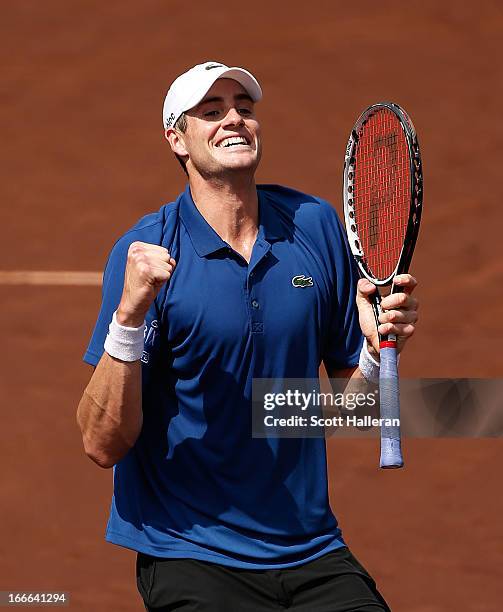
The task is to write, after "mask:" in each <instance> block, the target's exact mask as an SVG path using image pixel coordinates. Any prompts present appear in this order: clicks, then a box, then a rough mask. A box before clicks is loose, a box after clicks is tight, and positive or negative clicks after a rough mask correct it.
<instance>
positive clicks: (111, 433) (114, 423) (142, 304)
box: [77, 242, 176, 468]
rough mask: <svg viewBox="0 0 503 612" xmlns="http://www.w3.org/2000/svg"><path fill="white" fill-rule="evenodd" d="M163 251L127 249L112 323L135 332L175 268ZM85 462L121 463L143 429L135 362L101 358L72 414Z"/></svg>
mask: <svg viewBox="0 0 503 612" xmlns="http://www.w3.org/2000/svg"><path fill="white" fill-rule="evenodd" d="M175 265H176V262H175V260H174V259H173V258H172V257H171V256H170V254H169V253H168V251H167V250H166V249H165V248H163V247H161V246H157V245H152V244H147V243H144V242H134V243H133V244H131V246H130V247H129V251H128V255H127V263H126V271H125V275H124V287H123V291H122V297H121V300H120V304H119V307H118V308H117V312H116V321H117V323H118V324H119V326H124V327H134V328H140V327H141V326H142V325H143V324H144V320H145V315H146V313H147V311H148V309H149V308H150V306H151V304H152V302H153V301H154V299H155V298H156V296H157V294H158V293H159V291H160V289H161V287H162V286H163V285H164V283H166V282H167V281H168V280H169V279H170V277H171V274H172V272H173V270H174V268H175ZM77 423H78V425H79V427H80V430H81V432H82V440H83V443H84V450H85V452H86V454H87V456H88V457H90V458H91V459H92V460H93V461H94V462H95V463H97V464H98V465H99V466H101V467H103V468H109V467H112V466H113V465H115V464H116V463H117V462H118V461H119V460H120V459H122V458H123V457H124V456H125V455H126V453H127V452H128V451H129V450H130V449H131V448H132V447H133V445H134V444H135V442H136V440H137V439H138V436H139V435H140V432H141V428H142V424H143V412H142V406H141V363H140V361H139V359H138V360H136V361H126V360H122V359H119V358H116V357H112V356H110V355H109V354H108V353H107V352H105V353H103V355H102V357H101V359H100V361H99V362H98V365H97V366H96V369H95V371H94V374H93V375H92V377H91V380H90V381H89V384H88V385H87V387H86V389H85V390H84V393H83V395H82V399H81V400H80V403H79V407H78V410H77Z"/></svg>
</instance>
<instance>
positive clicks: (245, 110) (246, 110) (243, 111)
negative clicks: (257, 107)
mask: <svg viewBox="0 0 503 612" xmlns="http://www.w3.org/2000/svg"><path fill="white" fill-rule="evenodd" d="M238 113H239V114H240V115H244V116H245V117H249V116H250V115H251V114H252V110H251V109H250V108H238Z"/></svg>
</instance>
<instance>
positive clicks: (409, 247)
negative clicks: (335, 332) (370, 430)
mask: <svg viewBox="0 0 503 612" xmlns="http://www.w3.org/2000/svg"><path fill="white" fill-rule="evenodd" d="M383 109H387V110H389V111H391V112H393V113H394V114H395V116H396V117H397V118H398V120H399V123H400V126H401V128H402V130H403V131H404V135H405V139H406V142H407V147H408V153H409V164H410V204H409V215H408V221H407V228H406V231H405V237H404V241H403V245H402V249H401V252H400V256H399V258H398V261H397V264H396V266H395V269H394V270H393V272H392V273H391V274H390V275H389V276H387V277H386V278H380V279H379V278H376V277H375V276H374V274H373V273H372V271H371V270H370V269H369V267H368V266H367V265H366V262H365V253H364V252H363V249H362V241H361V240H360V237H359V235H358V227H357V221H356V219H355V211H354V175H355V172H354V171H355V158H354V156H355V151H356V149H357V146H358V142H359V132H360V130H361V128H362V127H363V126H364V125H365V123H366V122H367V121H368V119H369V118H370V117H371V116H372V115H374V114H375V113H376V112H378V111H380V110H383ZM343 201H344V219H345V223H346V232H347V236H348V242H349V247H350V249H351V253H352V254H353V257H354V259H355V261H356V264H357V267H358V271H359V274H360V276H361V277H364V278H367V279H368V280H369V281H370V282H372V283H373V284H374V285H376V287H377V290H376V291H375V293H374V294H373V295H372V296H371V303H372V308H373V311H374V317H375V321H376V326H377V327H379V315H380V314H381V312H382V308H381V294H380V291H379V288H380V287H385V286H388V285H392V287H391V293H393V292H397V291H400V288H397V287H396V286H395V285H394V284H393V279H394V278H395V276H396V275H397V274H402V273H405V272H407V271H408V269H409V266H410V263H411V260H412V254H413V252H414V247H415V245H416V240H417V235H418V232H419V224H420V220H421V212H422V204H423V174H422V164H421V154H420V150H419V143H418V141H417V135H416V130H415V128H414V124H413V123H412V120H411V119H410V117H409V116H408V115H407V113H406V112H405V111H404V110H403V109H402V108H401V107H400V106H398V104H395V103H393V102H380V103H377V104H372V105H371V106H369V107H368V108H366V109H365V110H364V111H363V113H362V114H361V115H360V117H359V118H358V120H357V121H356V123H355V125H354V127H353V129H352V131H351V135H350V137H349V140H348V144H347V146H346V153H345V157H344V170H343ZM379 340H380V347H381V369H380V370H381V371H380V387H381V412H382V406H383V401H384V395H386V396H387V399H386V400H385V401H386V402H389V403H391V404H394V406H393V407H392V409H391V411H392V412H393V414H397V415H399V413H400V401H399V397H398V396H399V385H398V369H397V352H396V336H394V335H393V334H389V335H387V336H382V335H381V334H379ZM394 396H396V397H394ZM381 416H382V414H381ZM392 430H393V431H392ZM390 431H392V433H391V434H390ZM380 467H382V468H400V467H403V458H402V452H401V444H400V428H399V427H398V428H396V427H392V428H389V427H384V426H382V427H381V460H380Z"/></svg>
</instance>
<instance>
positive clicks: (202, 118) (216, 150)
mask: <svg viewBox="0 0 503 612" xmlns="http://www.w3.org/2000/svg"><path fill="white" fill-rule="evenodd" d="M185 114H186V117H187V129H186V131H185V132H184V133H181V132H179V131H177V130H174V129H169V130H166V138H167V139H168V140H169V143H170V145H171V148H172V150H173V152H174V153H176V154H177V155H180V156H181V157H183V158H184V159H185V160H186V165H187V171H188V173H189V177H190V176H191V173H192V172H197V173H198V174H200V175H201V176H203V177H204V178H210V177H212V176H220V177H222V176H225V175H226V174H229V173H235V172H245V173H252V174H253V173H254V172H255V169H256V168H257V166H258V163H259V161H260V156H261V140H260V125H259V123H258V121H257V119H256V117H255V110H254V103H253V101H252V99H251V98H250V96H249V95H248V93H247V92H246V90H245V89H244V87H243V86H242V85H240V84H239V83H238V82H237V81H234V80H232V79H218V80H217V81H215V83H214V84H213V86H212V87H211V88H210V89H209V91H208V93H207V94H206V95H205V96H204V98H203V99H202V101H201V102H200V103H199V104H198V105H197V106H195V107H194V108H192V109H191V110H189V111H187V112H186V113H185Z"/></svg>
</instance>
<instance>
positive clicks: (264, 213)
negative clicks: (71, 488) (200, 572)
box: [84, 185, 362, 569]
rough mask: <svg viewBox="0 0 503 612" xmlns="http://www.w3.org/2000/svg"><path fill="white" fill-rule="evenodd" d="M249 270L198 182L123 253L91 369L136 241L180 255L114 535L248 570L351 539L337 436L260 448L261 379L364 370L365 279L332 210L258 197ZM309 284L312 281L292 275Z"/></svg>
mask: <svg viewBox="0 0 503 612" xmlns="http://www.w3.org/2000/svg"><path fill="white" fill-rule="evenodd" d="M257 191H258V198H259V231H258V236H257V239H256V242H255V245H254V247H253V252H252V256H251V261H250V263H249V264H248V263H247V262H246V261H245V260H244V259H243V258H242V257H241V256H240V255H239V254H238V253H236V252H235V251H234V250H233V249H232V248H231V247H230V246H229V245H228V244H227V243H226V242H225V241H223V240H222V239H221V238H220V237H219V236H218V235H217V234H216V232H215V231H214V230H213V229H212V228H211V227H210V226H209V225H208V223H207V222H206V221H205V219H204V218H203V217H202V215H201V214H200V213H199V211H198V210H197V208H196V206H195V204H194V202H193V200H192V197H191V194H190V190H189V188H188V187H187V189H186V190H185V192H184V193H183V194H181V195H180V196H179V197H178V199H177V200H176V201H175V202H172V203H170V204H167V205H165V206H163V207H162V208H161V209H160V210H159V212H157V213H154V214H151V215H147V216H146V217H143V219H141V220H140V221H139V222H138V223H137V224H136V225H135V226H134V227H133V228H132V229H131V230H130V231H129V232H127V233H126V234H125V235H124V236H123V237H122V238H121V239H120V240H119V241H118V242H117V243H116V244H115V246H114V247H113V249H112V252H111V254H110V257H109V259H108V263H107V266H106V269H105V273H104V279H103V301H102V305H101V310H100V313H99V316H98V320H97V323H96V327H95V329H94V332H93V335H92V338H91V342H90V344H89V347H88V349H87V352H86V354H85V357H84V359H85V361H86V362H87V363H90V364H92V365H96V364H97V363H98V361H99V359H100V357H101V355H102V353H103V343H104V340H105V337H106V333H107V330H108V324H109V322H110V320H111V318H112V313H113V311H114V310H115V309H116V308H117V305H118V303H119V300H120V297H121V293H122V286H123V278H124V270H125V263H126V255H127V251H128V248H129V245H130V244H131V243H132V242H134V241H136V240H139V241H143V242H149V243H153V244H162V245H163V246H165V247H166V248H167V249H168V250H169V251H170V252H171V254H172V256H173V257H174V258H175V259H176V261H177V267H176V270H175V272H174V274H173V276H172V278H171V281H170V283H169V287H167V288H164V289H163V290H162V291H161V293H160V294H159V296H158V298H157V300H156V302H155V304H153V306H152V308H151V309H150V311H149V313H148V315H147V318H146V330H145V337H146V341H145V352H144V354H143V357H142V362H143V367H142V382H143V395H142V400H143V414H144V420H143V428H142V431H141V434H140V436H139V438H138V440H137V442H136V444H135V446H134V447H133V448H132V449H131V450H130V452H129V453H128V454H127V455H126V456H125V457H124V459H122V460H121V461H120V462H119V463H118V464H117V465H116V466H115V468H114V495H113V499H112V505H111V512H110V519H109V521H108V526H107V532H106V538H107V540H108V541H110V542H113V543H115V544H119V545H122V546H126V547H128V548H131V549H134V550H137V551H141V552H144V553H147V554H151V555H154V556H158V557H172V558H173V557H178V558H193V559H200V560H203V561H211V562H215V563H220V564H223V565H229V566H234V567H241V568H250V569H266V568H281V567H289V566H294V565H297V564H300V563H305V562H307V561H310V560H312V559H315V558H316V557H319V556H321V555H323V554H325V553H327V552H330V551H331V550H334V549H335V548H338V547H340V546H343V545H344V542H343V539H342V535H341V531H340V529H339V527H338V525H337V521H336V519H335V518H334V516H333V514H332V512H331V509H330V506H329V502H328V491H327V467H326V454H325V441H324V440H323V439H314V438H306V439H291V438H290V439H271V438H266V439H264V438H260V439H258V438H252V433H251V406H252V380H253V378H317V377H318V369H319V366H320V363H321V361H322V360H325V361H326V362H328V363H330V364H331V365H333V366H336V367H339V368H346V367H351V366H354V365H356V364H357V362H358V356H359V352H360V347H361V344H362V335H361V331H360V328H359V325H358V317H357V312H356V308H355V306H354V303H355V291H356V280H357V277H356V273H355V270H354V266H353V264H352V257H351V256H350V253H349V251H348V247H347V244H346V239H345V234H344V232H343V230H342V228H341V225H340V222H339V220H338V217H337V215H336V213H335V211H334V209H333V208H332V207H331V206H330V204H328V203H327V202H324V201H323V200H320V199H319V198H315V197H313V196H309V195H305V194H303V193H299V192H298V191H294V190H292V189H287V188H285V187H280V186H276V185H263V186H258V187H257ZM300 275H304V276H305V277H311V279H312V286H306V287H295V286H294V284H293V283H292V279H293V277H295V276H300Z"/></svg>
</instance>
